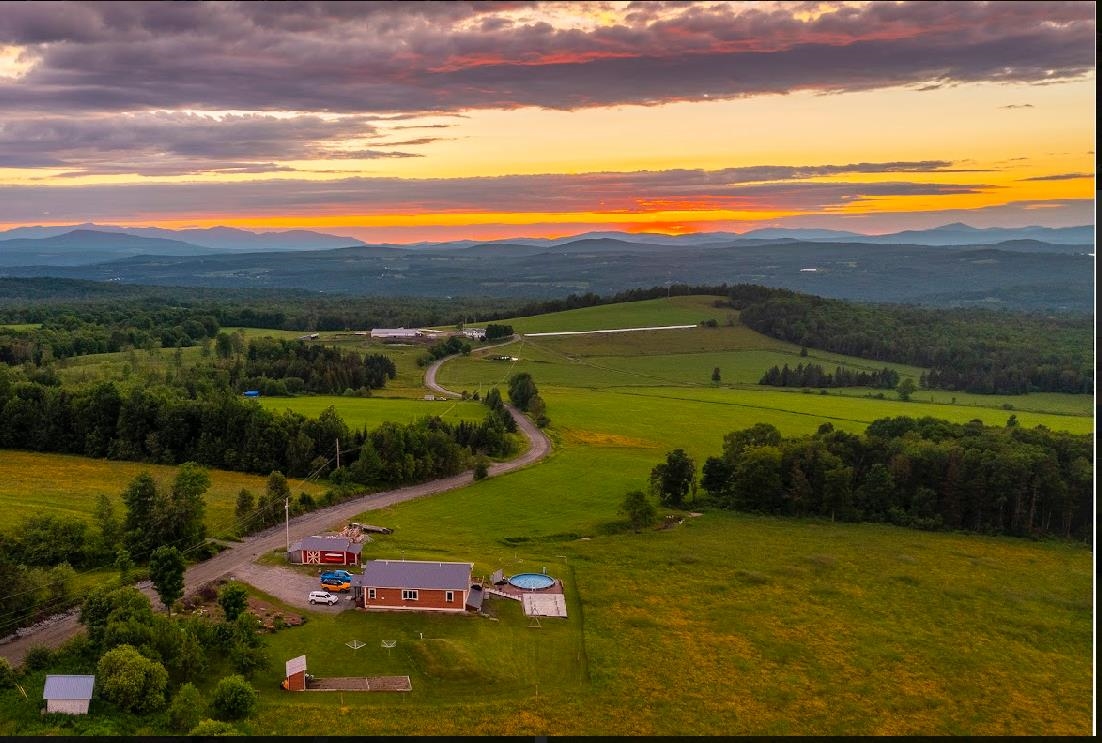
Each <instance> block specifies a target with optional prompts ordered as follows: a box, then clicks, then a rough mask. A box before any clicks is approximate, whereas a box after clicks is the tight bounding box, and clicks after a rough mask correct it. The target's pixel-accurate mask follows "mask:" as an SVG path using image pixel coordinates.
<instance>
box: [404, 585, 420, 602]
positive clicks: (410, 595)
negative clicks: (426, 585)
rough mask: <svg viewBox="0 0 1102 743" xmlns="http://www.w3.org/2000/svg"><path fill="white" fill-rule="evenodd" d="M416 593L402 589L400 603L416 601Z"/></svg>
mask: <svg viewBox="0 0 1102 743" xmlns="http://www.w3.org/2000/svg"><path fill="white" fill-rule="evenodd" d="M416 600H417V591H411V590H410V589H408V588H403V589H402V601H416Z"/></svg>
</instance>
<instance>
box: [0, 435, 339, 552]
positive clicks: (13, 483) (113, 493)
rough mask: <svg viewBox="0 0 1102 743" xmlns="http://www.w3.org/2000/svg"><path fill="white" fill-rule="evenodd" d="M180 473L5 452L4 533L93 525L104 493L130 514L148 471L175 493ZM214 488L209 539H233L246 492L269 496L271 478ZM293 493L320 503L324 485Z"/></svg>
mask: <svg viewBox="0 0 1102 743" xmlns="http://www.w3.org/2000/svg"><path fill="white" fill-rule="evenodd" d="M178 469H179V468H178V467H172V466H168V465H160V464H141V463H138V462H117V461H111V460H107V459H89V458H86V457H74V456H69V455H66V454H39V453H35V452H23V451H11V450H3V451H0V528H2V529H3V530H5V531H7V530H10V529H11V527H13V526H15V525H16V524H17V523H19V522H20V521H22V520H23V519H25V518H27V517H29V516H33V515H36V514H41V513H48V514H52V515H55V516H60V517H61V518H65V519H80V520H83V521H88V522H91V520H92V514H93V512H94V511H95V507H96V499H97V498H98V497H99V495H100V494H101V493H103V494H105V495H107V496H108V497H110V498H111V499H112V503H113V505H114V507H115V515H116V516H118V517H119V518H122V516H123V515H124V514H125V507H124V506H123V502H122V498H121V494H122V491H123V490H125V489H126V486H127V485H129V484H130V482H131V481H132V480H133V479H134V478H135V477H137V476H138V474H140V473H141V472H142V471H147V472H149V473H150V474H151V475H152V476H153V479H154V480H156V481H157V483H158V485H159V486H160V487H166V488H167V487H171V485H172V480H173V478H175V477H176V472H177V470H178ZM208 471H209V473H210V479H211V486H210V489H209V490H208V491H207V493H206V496H205V498H206V504H207V515H206V523H207V533H208V534H209V535H211V536H222V535H228V534H230V533H231V530H232V526H233V509H234V503H235V500H236V498H237V494H238V492H240V490H241V489H242V488H247V489H248V490H251V491H252V493H253V495H254V496H256V495H259V494H261V493H263V492H264V487H265V483H266V478H265V477H261V476H258V475H249V474H245V473H242V472H227V471H224V470H208ZM288 484H289V485H290V487H291V492H292V493H293V494H295V495H297V494H298V493H299V492H301V491H306V492H308V493H310V494H311V495H313V496H314V497H315V498H317V497H320V496H321V494H322V493H324V492H325V487H324V486H323V485H318V484H316V483H312V482H303V481H301V480H298V479H295V478H291V479H290V480H289V481H288Z"/></svg>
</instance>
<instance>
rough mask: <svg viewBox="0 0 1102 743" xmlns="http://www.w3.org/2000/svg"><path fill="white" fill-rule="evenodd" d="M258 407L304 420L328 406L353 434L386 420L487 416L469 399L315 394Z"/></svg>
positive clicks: (277, 399)
mask: <svg viewBox="0 0 1102 743" xmlns="http://www.w3.org/2000/svg"><path fill="white" fill-rule="evenodd" d="M260 404H261V405H263V406H264V407H266V408H270V409H271V410H273V411H275V412H282V411H284V410H293V411H294V412H296V413H301V414H302V415H305V416H306V417H307V418H316V417H318V415H320V414H321V412H322V411H323V410H325V409H326V408H328V407H329V406H330V405H332V406H333V407H335V408H336V409H337V412H338V413H339V414H340V416H341V418H342V419H344V422H345V423H347V424H348V427H349V428H350V429H352V430H353V431H358V430H360V429H361V428H365V427H366V428H367V429H368V430H371V429H373V428H376V427H378V426H379V425H380V424H382V423H384V422H386V421H394V422H396V423H411V422H413V421H415V420H417V419H418V418H424V417H425V416H429V415H434V416H437V417H439V418H442V419H443V420H446V421H448V422H449V423H457V422H459V421H464V420H465V421H481V420H482V419H483V418H485V417H486V407H485V406H484V405H481V404H479V403H477V402H473V401H468V400H448V401H442V400H434V401H429V400H424V399H419V400H411V399H401V398H387V397H342V396H339V395H316V396H306V397H262V398H260Z"/></svg>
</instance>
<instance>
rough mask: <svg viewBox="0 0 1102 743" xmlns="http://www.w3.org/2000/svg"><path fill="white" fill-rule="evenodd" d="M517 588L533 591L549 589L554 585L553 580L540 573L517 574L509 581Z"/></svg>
mask: <svg viewBox="0 0 1102 743" xmlns="http://www.w3.org/2000/svg"><path fill="white" fill-rule="evenodd" d="M509 582H510V583H512V584H513V585H514V586H516V587H517V588H524V589H527V590H530V591H534V590H536V589H539V588H550V587H551V586H553V585H555V579H554V578H552V577H551V576H550V575H544V574H542V573H518V574H517V575H514V576H513V577H512V578H510V579H509Z"/></svg>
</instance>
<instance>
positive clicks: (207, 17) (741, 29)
mask: <svg viewBox="0 0 1102 743" xmlns="http://www.w3.org/2000/svg"><path fill="white" fill-rule="evenodd" d="M570 7H572V8H573V9H576V10H577V12H581V11H583V10H585V9H587V8H590V7H591V6H589V5H587V4H575V5H573V6H570ZM801 7H802V6H797V5H791V6H786V5H783V4H782V5H781V6H779V8H770V7H763V6H757V5H751V4H744V3H734V4H719V5H711V4H703V3H689V4H680V3H663V4H660V5H659V4H654V5H652V4H649V3H646V4H641V5H638V6H635V7H632V8H629V9H627V10H626V11H619V13H620V16H619V18H620V20H619V21H618V22H615V23H606V24H604V25H599V26H596V27H594V28H585V27H577V26H571V25H567V24H561V25H560V26H555V25H553V23H551V22H547V21H546V20H544V19H543V18H542V17H541V16H540V14H539V12H538V9H536V10H533V11H531V12H528V11H525V4H519V3H304V2H294V3H228V2H226V3H222V2H219V3H147V2H139V3H125V2H118V3H116V2H111V3H107V2H102V3H87V4H85V3H3V4H0V43H8V44H14V45H17V46H21V47H26V48H27V53H28V54H29V55H30V57H31V58H34V59H36V60H37V62H36V64H35V66H34V67H33V68H32V69H30V70H29V71H28V72H27V73H26V74H25V75H24V76H23V77H21V78H18V79H11V78H6V79H5V78H0V100H4V101H5V105H6V106H7V109H8V110H9V111H10V110H16V111H20V110H22V111H42V110H51V111H59V110H72V111H111V110H115V111H118V110H143V109H180V108H188V109H213V110H257V111H261V110H277V109H278V110H296V111H346V112H354V111H355V112H412V111H456V110H462V109H477V108H488V107H517V106H541V107H546V108H554V109H574V108H584V107H591V106H605V105H612V104H657V103H662V102H667V101H674V100H698V99H703V98H711V99H718V98H731V97H738V96H747V95H759V94H772V93H786V92H791V91H794V90H814V91H822V92H840V91H855V90H868V89H874V88H880V87H885V86H895V85H913V86H931V85H932V86H940V85H950V84H957V83H967V82H977V81H997V82H1015V83H1022V82H1025V83H1037V82H1047V81H1052V80H1059V79H1067V78H1070V77H1075V76H1079V75H1084V74H1087V73H1089V72H1090V71H1091V70H1093V69H1094V9H1093V6H1092V5H1091V4H1089V3H1079V2H1072V3H1048V2H1044V3H1009V2H995V3H927V2H917V3H901V4H895V3H881V2H875V3H871V4H869V5H866V6H862V7H856V8H854V7H849V6H844V5H839V6H828V10H827V12H825V13H823V14H822V15H820V16H818V17H817V18H815V19H814V20H809V21H800V20H798V19H797V18H795V11H796V10H798V9H799V8H801ZM517 9H519V12H514V13H513V14H512V15H509V14H508V13H507V11H516V10H517Z"/></svg>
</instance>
